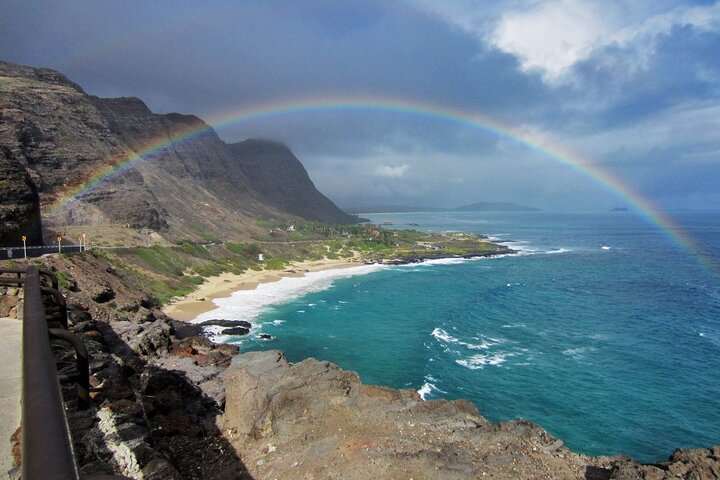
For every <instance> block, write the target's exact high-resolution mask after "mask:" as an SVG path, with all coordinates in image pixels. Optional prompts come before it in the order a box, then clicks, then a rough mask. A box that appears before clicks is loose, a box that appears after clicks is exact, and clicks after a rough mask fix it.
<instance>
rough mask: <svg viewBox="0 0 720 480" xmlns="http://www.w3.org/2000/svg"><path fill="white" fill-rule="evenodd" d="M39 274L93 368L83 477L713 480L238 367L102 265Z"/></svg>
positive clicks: (305, 365)
mask: <svg viewBox="0 0 720 480" xmlns="http://www.w3.org/2000/svg"><path fill="white" fill-rule="evenodd" d="M40 261H42V262H43V263H44V264H45V265H46V266H47V267H49V268H51V269H55V270H57V271H58V272H62V274H61V278H62V284H63V290H64V293H66V295H67V297H68V302H69V306H70V317H71V328H72V329H73V330H74V331H75V332H77V333H78V334H80V335H81V336H82V337H83V339H84V341H85V343H86V344H87V346H88V349H89V350H90V354H91V357H92V361H91V370H92V379H91V385H92V396H93V406H92V408H91V409H90V410H89V411H77V410H76V409H75V408H74V406H73V402H72V401H70V402H69V403H68V405H67V406H68V416H69V418H70V421H71V426H72V435H73V441H74V443H75V449H76V453H77V457H78V461H79V463H80V468H81V473H82V474H84V475H89V474H98V473H115V474H118V473H120V474H124V475H128V476H130V477H134V478H153V479H161V478H162V479H165V478H168V479H169V478H178V479H180V478H183V479H188V478H189V479H193V478H217V479H235V478H256V479H265V478H285V479H296V478H340V477H342V478H351V479H352V478H358V479H359V478H368V477H370V478H372V477H375V478H415V479H421V478H433V479H436V478H442V479H462V478H508V479H509V478H570V479H575V478H577V479H609V478H615V479H631V478H633V479H634V478H647V479H650V478H657V479H662V478H718V477H719V476H720V447H713V448H710V449H695V450H677V451H675V452H674V453H673V454H672V456H671V457H670V458H669V459H668V460H667V461H664V462H659V463H657V464H653V465H643V464H640V463H638V462H635V461H633V460H632V459H630V458H628V457H623V456H617V457H587V456H584V455H580V454H577V453H574V452H572V451H570V450H568V449H567V448H566V447H564V445H563V442H562V440H560V439H557V438H554V437H553V436H552V435H550V434H549V433H548V432H546V431H545V430H543V429H542V428H541V427H540V426H538V425H535V424H533V423H531V422H528V421H524V420H516V421H512V422H504V423H500V424H492V423H490V422H489V421H487V420H486V419H485V418H483V417H482V415H481V414H480V413H479V412H478V410H477V408H476V407H475V406H474V405H472V404H471V403H469V402H467V401H463V400H456V401H447V400H433V401H423V400H422V399H421V398H420V397H419V396H418V394H417V393H416V392H415V391H412V390H394V389H390V388H386V387H382V386H373V385H364V384H362V383H361V382H360V380H359V378H358V376H357V374H355V373H354V372H350V371H345V370H342V369H341V368H339V367H338V366H337V365H334V364H332V363H329V362H325V361H322V360H318V359H307V360H304V361H302V362H299V363H296V364H291V363H289V362H288V361H287V359H286V358H285V357H284V356H283V354H282V352H279V351H268V352H255V353H247V354H242V355H237V349H236V347H233V346H229V345H222V344H214V343H212V342H211V341H210V340H208V339H207V338H205V337H203V336H201V335H197V333H198V331H197V330H196V329H193V328H189V327H188V325H187V324H184V323H182V322H177V321H175V320H173V319H172V318H170V317H168V316H166V315H165V314H163V313H162V312H161V311H160V310H159V304H157V303H156V302H155V301H154V300H153V299H152V298H151V297H149V296H148V294H147V293H145V290H144V289H143V288H142V285H140V284H138V283H137V281H136V279H135V278H134V277H132V276H129V275H127V274H126V273H124V272H123V271H121V270H118V269H116V268H114V267H113V266H111V265H109V264H107V263H105V261H104V260H103V259H102V258H100V257H96V256H94V255H92V254H88V255H70V256H67V257H66V256H59V257H58V256H53V257H49V256H48V257H44V258H43V259H41V260H40ZM0 298H5V297H0ZM13 298H16V297H13ZM69 397H70V398H71V397H72V395H70V396H69Z"/></svg>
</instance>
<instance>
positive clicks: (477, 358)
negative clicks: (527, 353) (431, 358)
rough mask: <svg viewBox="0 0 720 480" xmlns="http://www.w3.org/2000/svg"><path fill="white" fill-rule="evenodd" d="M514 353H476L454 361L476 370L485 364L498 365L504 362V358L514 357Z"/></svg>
mask: <svg viewBox="0 0 720 480" xmlns="http://www.w3.org/2000/svg"><path fill="white" fill-rule="evenodd" d="M514 356H515V354H514V353H511V352H506V353H495V354H492V355H491V354H481V353H479V354H476V355H473V356H471V357H469V358H463V359H458V360H455V363H457V364H458V365H462V366H463V367H465V368H469V369H470V370H477V369H480V368H485V367H486V366H494V367H496V366H498V365H502V364H503V363H505V360H507V359H508V358H509V357H514Z"/></svg>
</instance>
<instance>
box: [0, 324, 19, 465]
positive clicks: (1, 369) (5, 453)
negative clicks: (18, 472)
mask: <svg viewBox="0 0 720 480" xmlns="http://www.w3.org/2000/svg"><path fill="white" fill-rule="evenodd" d="M21 344H22V322H19V321H18V320H14V319H10V318H0V478H2V479H5V478H9V476H8V474H7V472H8V470H10V468H11V467H12V465H13V460H12V454H11V449H10V436H11V435H12V434H13V433H15V430H16V429H17V427H19V426H20V372H21V368H20V363H21V357H20V355H21Z"/></svg>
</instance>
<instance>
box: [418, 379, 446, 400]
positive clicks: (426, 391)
mask: <svg viewBox="0 0 720 480" xmlns="http://www.w3.org/2000/svg"><path fill="white" fill-rule="evenodd" d="M417 392H418V394H419V395H420V398H422V399H423V400H427V399H428V396H429V395H430V394H432V393H434V392H438V393H447V392H445V391H443V390H440V389H439V388H438V387H437V386H435V384H434V383H430V382H425V383H424V384H423V386H422V387H420V390H418V391H417Z"/></svg>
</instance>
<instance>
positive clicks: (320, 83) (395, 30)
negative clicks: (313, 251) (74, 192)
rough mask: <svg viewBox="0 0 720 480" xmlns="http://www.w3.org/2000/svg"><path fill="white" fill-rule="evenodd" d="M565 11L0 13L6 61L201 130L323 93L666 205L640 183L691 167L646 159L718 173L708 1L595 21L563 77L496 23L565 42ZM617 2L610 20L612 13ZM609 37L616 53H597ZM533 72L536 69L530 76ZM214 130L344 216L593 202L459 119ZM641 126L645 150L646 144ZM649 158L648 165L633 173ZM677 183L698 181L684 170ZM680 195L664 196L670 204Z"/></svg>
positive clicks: (49, 9)
mask: <svg viewBox="0 0 720 480" xmlns="http://www.w3.org/2000/svg"><path fill="white" fill-rule="evenodd" d="M567 5H572V6H574V7H577V8H591V7H592V2H589V1H586V0H541V1H537V2H532V3H528V4H526V3H523V2H502V3H497V4H495V3H493V4H487V5H483V7H482V8H479V7H478V6H477V4H475V3H473V2H466V1H465V0H448V1H447V2H443V3H439V2H437V3H435V2H422V1H419V2H409V1H408V2H400V1H398V2H374V1H369V2H354V1H353V2H351V1H348V2H332V1H318V0H316V1H309V0H308V1H303V0H300V1H293V2H290V1H262V2H261V1H242V2H221V1H214V2H203V3H198V2H189V1H179V2H169V1H157V2H139V1H127V2H111V1H89V0H88V1H72V2H71V1H66V2H33V1H17V0H10V1H6V2H5V4H4V6H3V7H2V15H0V58H2V59H4V60H8V61H13V62H17V63H23V64H29V65H33V66H47V67H51V68H55V69H57V70H60V71H61V72H63V73H65V74H66V75H68V77H70V78H71V79H72V80H74V81H76V82H77V83H79V84H80V85H82V86H83V88H84V89H85V90H86V91H88V92H89V93H91V94H96V95H100V96H137V97H140V98H142V99H143V100H145V101H146V103H148V105H149V106H150V108H151V109H153V110H154V111H157V112H170V111H179V112H182V113H194V114H197V115H198V116H200V117H202V118H205V119H207V120H208V121H211V122H212V121H213V120H214V119H216V118H220V116H221V114H224V115H228V114H230V113H232V112H241V111H243V110H245V109H247V108H249V107H253V106H258V105H263V104H270V103H277V102H283V101H290V100H302V99H308V98H323V97H333V96H335V97H342V96H345V97H355V98H357V97H363V96H375V97H383V98H397V99H404V100H409V101H415V102H420V103H429V104H434V105H444V106H446V107H448V108H455V109H460V110H463V111H469V112H477V113H481V114H484V115H487V116H488V117H490V118H493V119H496V120H498V121H501V122H504V123H505V124H508V125H511V126H513V127H514V128H516V129H518V130H519V131H523V132H528V135H531V137H532V138H535V139H536V140H537V141H539V142H541V143H543V142H546V143H547V142H549V143H550V144H556V143H557V144H560V145H565V146H566V147H567V148H570V149H576V150H578V153H580V154H581V155H582V156H584V157H586V158H588V159H590V160H592V161H595V162H606V163H607V165H608V168H614V167H612V166H611V164H612V162H615V163H614V165H615V166H617V167H618V168H617V170H614V171H616V172H617V174H618V175H622V176H624V177H623V178H621V180H625V181H627V182H629V183H632V182H635V183H634V185H635V186H637V188H638V189H642V191H643V192H645V193H647V194H648V195H652V196H653V198H657V199H658V201H660V200H661V197H662V196H663V195H662V189H659V188H652V185H648V184H647V182H645V183H643V182H642V181H641V180H640V179H641V178H653V179H654V180H653V181H654V182H655V184H657V185H667V184H668V181H669V179H672V178H674V177H677V173H678V171H680V170H682V168H683V167H682V166H680V164H679V163H678V161H677V158H679V157H677V156H674V157H671V156H669V155H668V156H662V160H652V158H654V157H653V156H652V155H650V153H649V152H657V151H668V152H670V151H672V152H677V153H678V155H679V154H681V153H682V152H683V151H692V152H694V155H695V156H694V157H693V158H696V159H699V161H700V162H701V163H702V165H703V167H702V169H703V172H704V174H706V175H707V174H710V173H712V172H713V169H715V168H717V163H718V158H717V152H718V151H720V147H718V148H715V147H716V146H717V142H718V139H717V138H716V137H715V138H712V135H710V134H708V133H707V130H708V129H709V128H710V127H713V126H714V125H716V124H717V121H716V120H713V118H714V117H713V115H712V113H714V111H713V110H712V108H711V107H712V104H713V103H716V102H717V100H718V95H719V92H718V83H719V81H720V80H719V79H720V72H719V70H720V69H719V68H718V62H719V60H718V55H717V54H716V52H717V51H720V37H719V35H720V28H718V26H717V24H716V23H717V22H715V23H713V20H712V18H713V15H714V13H715V11H714V10H712V9H715V10H717V8H716V7H717V5H716V4H715V3H713V2H704V3H702V4H698V5H699V6H696V5H693V4H691V3H690V2H679V1H676V0H663V1H662V2H660V7H658V6H657V4H656V3H653V4H652V5H651V4H650V3H648V4H647V5H646V4H644V3H643V4H637V5H635V6H634V7H633V9H632V11H631V14H632V15H634V17H633V21H632V22H631V21H628V22H626V23H625V24H622V22H621V23H620V24H617V25H615V24H610V23H603V24H602V25H601V27H602V28H604V29H605V30H604V31H602V32H599V33H598V35H597V36H596V37H592V38H591V40H592V41H594V42H596V43H597V45H592V48H590V49H589V50H588V48H587V46H585V47H582V45H580V47H582V48H580V47H578V49H577V50H576V51H577V52H580V53H578V54H577V55H580V54H582V55H584V56H581V57H580V56H579V57H578V58H576V59H574V60H573V59H571V60H567V59H565V60H564V61H565V62H566V63H567V62H568V61H569V62H570V63H569V65H570V67H568V68H567V69H565V70H562V69H561V68H560V67H558V64H557V63H553V62H555V58H554V57H552V56H545V57H542V56H538V57H537V58H536V59H535V60H532V59H530V57H529V56H528V55H530V56H532V55H535V54H536V53H537V52H535V50H533V48H535V46H536V44H537V46H540V47H542V48H546V49H547V48H550V49H551V48H552V46H553V45H554V44H553V41H554V39H553V38H551V37H548V38H542V37H538V38H532V39H531V40H532V41H531V42H529V43H528V42H524V40H526V39H523V38H522V37H520V38H518V37H513V36H508V35H505V37H502V38H500V37H498V34H497V32H498V31H499V30H498V28H499V25H501V24H503V25H506V26H507V25H510V26H511V27H512V26H513V24H512V22H514V21H519V20H522V17H521V16H519V15H525V14H532V15H540V17H538V18H539V19H540V20H542V21H547V22H548V28H547V32H548V33H547V35H550V36H552V35H555V34H562V33H563V32H561V31H560V30H559V29H557V28H553V25H551V23H552V20H553V18H555V17H554V16H553V12H556V11H561V10H562V9H563V8H564V6H565V7H566V6H567ZM609 5H610V7H609V11H612V8H611V7H612V5H614V3H613V2H611V3H610V4H609ZM646 7H647V8H646ZM651 7H652V8H651ZM661 7H662V8H661ZM533 9H534V10H533ZM558 9H560V10H558ZM673 9H675V10H673ZM565 10H572V9H567V8H565ZM646 10H647V11H646ZM653 15H654V16H653ZM645 16H647V17H648V18H649V19H650V20H652V21H646V20H647V19H646V18H645ZM673 16H677V18H678V20H675V19H674V17H673ZM608 17H611V15H608ZM534 18H535V17H533V19H534ZM518 19H519V20H518ZM520 25H522V24H520ZM588 28H589V29H591V28H593V26H592V25H589V26H588ZM633 29H635V30H637V32H635V30H633ZM504 31H506V32H515V31H518V30H513V29H512V28H508V29H506V30H504ZM519 31H520V32H522V29H520V30H519ZM628 31H630V32H631V34H628ZM558 32H559V33H558ZM579 32H580V38H574V37H569V38H568V39H567V40H568V42H570V43H569V45H570V46H571V47H572V46H573V44H572V42H581V41H586V40H587V39H586V38H585V37H584V36H583V35H582V29H580V30H579ZM618 32H620V33H622V34H623V35H624V36H618V38H621V40H618V41H606V40H605V39H606V38H611V37H612V38H614V37H613V35H616V36H617V35H619V33H618ZM523 48H524V49H528V48H529V49H530V50H522V49H523ZM545 51H546V50H541V51H540V54H538V55H541V54H543V52H545ZM550 51H551V50H550ZM573 51H575V50H573ZM586 51H589V52H590V53H589V54H584V53H583V52H586ZM529 59H530V60H529ZM531 60H532V61H533V62H535V63H532V65H536V67H533V68H528V66H527V65H528V62H529V61H531ZM543 62H545V63H543ZM538 65H539V66H538ZM563 72H564V73H563ZM689 104H690V105H694V104H697V106H698V107H697V108H695V107H694V106H691V107H687V105H689ZM677 109H680V110H681V113H680V114H678V115H676V114H675V113H674V112H675V110H677ZM682 125H686V126H687V125H690V126H692V128H689V127H685V128H684V129H683V127H682ZM674 129H679V130H682V132H681V134H680V133H678V134H677V137H678V138H677V141H675V140H673V138H672V136H668V135H667V134H665V135H662V132H667V131H673V130H674ZM218 130H219V133H220V134H221V136H222V137H223V138H225V139H226V140H227V141H239V140H242V139H244V138H248V137H255V136H259V137H265V138H273V139H278V140H282V141H285V142H286V143H288V145H289V146H290V147H291V148H292V149H293V150H294V151H295V152H296V153H297V154H298V156H299V157H300V158H301V160H302V161H303V162H304V163H305V165H306V166H307V167H308V170H309V171H310V173H311V175H312V176H313V178H314V179H316V183H317V184H318V186H319V187H320V188H321V189H322V190H323V191H325V192H327V193H329V194H330V196H331V197H332V198H333V199H334V200H337V201H338V202H339V203H341V204H345V205H348V204H351V203H356V202H358V201H361V200H362V201H364V202H365V203H366V204H367V203H373V202H372V201H370V202H367V201H366V200H367V192H373V193H374V195H376V197H377V199H378V203H388V202H389V203H403V202H414V203H423V204H429V203H430V204H431V203H445V204H446V203H449V202H456V203H470V202H472V201H477V200H507V201H518V202H525V203H531V204H537V205H540V206H544V207H548V208H553V207H555V206H567V205H577V206H578V207H582V206H587V205H593V204H596V203H597V199H598V198H600V197H602V195H603V193H602V189H598V188H597V187H596V186H595V185H593V184H592V182H591V181H590V180H589V179H587V178H581V177H582V176H581V177H577V176H570V177H566V175H565V173H564V172H563V170H562V168H559V167H557V165H552V164H550V165H549V164H548V163H547V158H545V159H543V158H539V157H538V155H537V153H536V152H534V151H532V149H527V148H525V149H523V148H522V147H518V146H517V145H515V146H512V148H510V149H508V147H507V145H506V144H505V142H504V141H503V140H501V139H500V138H498V137H496V136H492V135H489V134H488V133H487V132H486V131H482V130H479V129H477V128H473V127H470V126H468V125H467V124H463V123H462V122H450V121H447V120H442V119H437V118H436V119H433V118H427V117H421V116H413V115H410V114H398V113H397V112H388V111H378V110H372V111H366V110H359V111H345V112H315V113H312V114H306V115H302V116H301V115H299V114H295V115H286V116H278V117H273V118H272V119H267V120H261V121H255V122H247V121H246V122H240V123H234V124H232V123H231V124H228V125H218ZM643 131H651V132H653V134H654V135H653V138H647V139H641V138H640V137H642V133H641V132H643ZM655 134H657V135H655ZM656 137H660V138H656ZM697 145H702V148H696V146H697ZM683 149H684V150H683ZM620 151H623V152H626V153H625V154H623V155H618V154H617V152H620ZM658 158H659V157H658ZM648 162H655V163H653V165H654V166H655V170H654V173H653V176H652V177H647V176H645V177H643V176H642V175H641V172H642V171H643V169H644V168H646V167H645V164H647V163H648ZM348 177H351V178H353V180H354V181H353V182H352V184H351V185H348V184H347V182H346V181H345V179H346V178H348ZM687 180H688V181H695V180H693V177H692V176H691V175H688V176H687ZM697 182H699V183H698V187H699V186H700V185H701V184H702V185H703V188H702V191H706V190H707V188H705V183H703V182H702V181H701V180H697ZM675 190H678V191H675ZM681 190H682V189H681V188H678V189H674V190H673V194H672V195H673V198H674V199H677V198H680V197H682V191H681ZM687 192H688V197H687V198H691V199H692V201H691V203H692V205H691V204H688V205H689V206H693V205H694V204H695V203H697V202H698V201H699V200H698V198H702V197H700V196H698V195H697V193H696V192H695V190H693V189H692V188H691V187H688V188H687ZM611 197H612V196H610V197H608V198H606V200H607V201H610V198H611ZM707 198H710V197H707ZM712 198H715V197H714V196H713V197H712Z"/></svg>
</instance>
